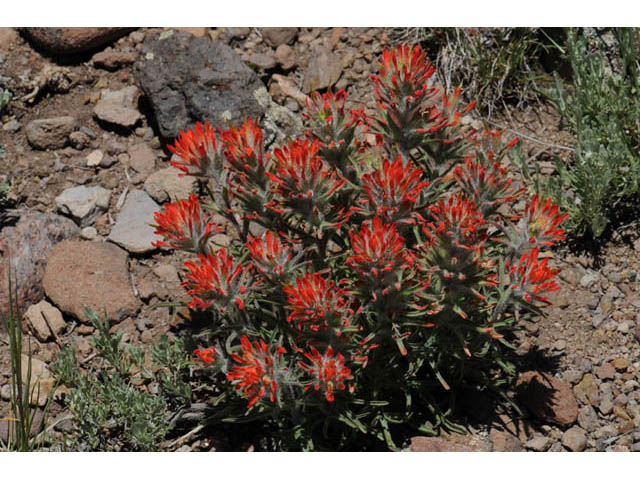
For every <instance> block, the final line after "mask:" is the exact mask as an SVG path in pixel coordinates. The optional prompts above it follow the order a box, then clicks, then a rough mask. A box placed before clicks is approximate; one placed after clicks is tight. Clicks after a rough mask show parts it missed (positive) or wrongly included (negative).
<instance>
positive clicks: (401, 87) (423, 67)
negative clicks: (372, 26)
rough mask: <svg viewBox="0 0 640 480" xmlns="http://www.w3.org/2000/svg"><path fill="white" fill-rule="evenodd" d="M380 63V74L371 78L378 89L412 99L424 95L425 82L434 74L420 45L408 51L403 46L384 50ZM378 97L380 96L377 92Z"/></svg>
mask: <svg viewBox="0 0 640 480" xmlns="http://www.w3.org/2000/svg"><path fill="white" fill-rule="evenodd" d="M380 62H381V63H382V66H381V67H380V72H379V73H378V75H377V76H374V77H373V80H374V82H375V83H376V85H377V86H378V88H380V87H383V88H385V89H389V90H396V91H398V92H402V93H404V94H405V95H412V96H414V97H420V96H422V95H423V94H424V93H425V91H426V89H425V88H424V87H426V84H425V82H427V80H429V79H430V78H431V77H432V76H433V74H434V73H435V69H434V68H433V67H432V66H431V64H430V63H429V61H428V60H427V55H426V53H425V52H424V50H422V48H421V47H420V45H416V46H415V47H413V49H410V48H409V46H408V45H406V44H405V45H399V46H398V47H397V48H396V49H395V50H385V51H383V52H382V57H381V58H380ZM377 91H378V89H377ZM378 95H379V96H380V93H379V92H378Z"/></svg>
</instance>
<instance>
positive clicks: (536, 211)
mask: <svg viewBox="0 0 640 480" xmlns="http://www.w3.org/2000/svg"><path fill="white" fill-rule="evenodd" d="M567 218H569V214H568V213H565V214H564V215H560V213H559V208H558V205H551V199H547V201H546V203H545V204H544V205H541V202H540V198H539V197H538V195H534V197H533V198H532V199H531V202H529V204H528V205H527V206H526V208H525V214H524V218H523V222H524V224H525V225H526V228H527V232H528V235H529V242H530V243H541V244H542V245H550V246H551V245H555V243H556V242H559V241H560V240H564V239H565V235H564V230H563V229H561V228H558V225H560V224H561V223H562V222H564V221H565V220H566V219H567Z"/></svg>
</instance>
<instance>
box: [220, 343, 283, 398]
mask: <svg viewBox="0 0 640 480" xmlns="http://www.w3.org/2000/svg"><path fill="white" fill-rule="evenodd" d="M240 344H241V348H242V352H241V354H236V353H234V354H232V355H231V358H232V359H233V361H235V362H237V363H239V364H240V365H234V366H233V367H232V368H231V371H229V373H228V374H227V379H228V380H229V381H230V382H232V383H233V384H234V385H235V387H234V388H235V389H236V390H242V395H243V397H245V398H246V399H247V400H249V405H247V408H251V407H253V406H254V405H255V404H256V403H257V402H258V400H260V399H261V398H262V397H264V395H265V394H266V393H267V392H269V399H270V400H271V402H275V397H276V391H277V389H278V378H279V377H280V375H281V374H282V373H283V372H285V371H286V370H287V367H283V366H281V365H280V360H281V358H282V355H283V354H284V352H285V350H284V348H282V347H276V349H275V354H271V353H269V347H268V346H267V344H266V343H264V342H263V341H262V340H260V341H259V342H257V341H254V342H253V345H252V344H251V342H250V341H249V339H248V338H247V336H246V335H243V336H242V338H241V339H240Z"/></svg>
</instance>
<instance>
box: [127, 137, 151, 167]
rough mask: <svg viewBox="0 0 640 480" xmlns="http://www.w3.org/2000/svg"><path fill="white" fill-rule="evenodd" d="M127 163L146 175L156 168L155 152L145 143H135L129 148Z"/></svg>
mask: <svg viewBox="0 0 640 480" xmlns="http://www.w3.org/2000/svg"><path fill="white" fill-rule="evenodd" d="M129 165H131V168H133V169H134V170H135V171H136V172H138V173H143V174H147V175H148V174H150V173H151V172H153V171H154V170H155V168H156V154H155V153H153V150H151V147H149V145H147V144H146V143H137V144H135V145H133V146H131V147H130V148H129Z"/></svg>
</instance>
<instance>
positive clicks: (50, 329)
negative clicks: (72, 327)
mask: <svg viewBox="0 0 640 480" xmlns="http://www.w3.org/2000/svg"><path fill="white" fill-rule="evenodd" d="M24 318H25V320H26V321H27V325H28V326H29V328H31V331H32V332H33V333H34V334H35V336H36V338H37V339H38V340H40V341H41V342H46V341H47V340H49V339H50V338H51V336H52V335H58V334H60V333H62V331H63V330H64V329H65V328H67V324H66V322H65V321H64V319H63V318H62V313H61V312H60V310H58V309H57V308H56V307H54V306H53V305H51V304H50V303H49V302H47V301H46V300H42V301H41V302H38V303H36V304H35V305H31V306H30V307H29V308H28V309H27V311H26V312H25V314H24Z"/></svg>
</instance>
